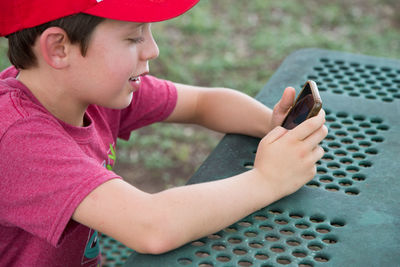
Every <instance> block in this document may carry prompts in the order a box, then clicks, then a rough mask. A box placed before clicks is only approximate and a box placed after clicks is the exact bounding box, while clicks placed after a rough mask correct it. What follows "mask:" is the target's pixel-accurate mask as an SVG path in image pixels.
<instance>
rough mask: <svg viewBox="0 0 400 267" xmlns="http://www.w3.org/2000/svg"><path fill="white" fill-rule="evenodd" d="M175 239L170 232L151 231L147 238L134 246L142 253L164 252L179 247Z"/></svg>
mask: <svg viewBox="0 0 400 267" xmlns="http://www.w3.org/2000/svg"><path fill="white" fill-rule="evenodd" d="M178 246H179V245H178V244H176V239H174V238H173V237H172V236H171V235H170V234H168V232H164V233H161V232H159V233H149V234H148V235H147V236H146V238H145V239H144V240H143V241H142V242H140V245H139V246H137V245H136V248H134V250H135V251H137V252H139V253H142V254H162V253H166V252H168V251H170V250H173V249H175V248H177V247H178Z"/></svg>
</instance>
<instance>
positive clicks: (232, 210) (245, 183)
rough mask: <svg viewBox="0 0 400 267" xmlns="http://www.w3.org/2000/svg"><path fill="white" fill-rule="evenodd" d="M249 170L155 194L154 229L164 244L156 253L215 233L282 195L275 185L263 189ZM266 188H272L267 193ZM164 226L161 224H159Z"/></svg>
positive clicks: (153, 198) (256, 176)
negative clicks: (233, 175)
mask: <svg viewBox="0 0 400 267" xmlns="http://www.w3.org/2000/svg"><path fill="white" fill-rule="evenodd" d="M261 180H264V181H263V183H265V184H266V183H267V180H266V179H265V177H259V176H258V175H256V174H255V172H253V171H249V172H246V173H243V174H240V175H237V176H235V177H231V178H228V179H225V180H219V181H216V182H210V183H203V184H196V185H190V186H185V187H178V188H173V189H170V190H166V191H163V192H160V193H158V194H155V195H153V196H152V200H153V201H152V203H158V204H157V205H156V207H154V206H153V209H155V210H153V211H152V212H154V215H153V216H155V218H158V219H156V220H159V223H157V222H155V224H154V226H158V228H156V229H152V231H156V232H157V231H159V232H158V233H157V234H156V235H157V236H158V237H159V239H158V240H164V243H161V244H163V245H162V246H161V247H159V248H158V249H159V250H157V251H156V252H157V253H162V252H165V251H168V250H171V249H174V248H176V247H179V246H181V245H183V244H185V243H187V242H189V241H192V240H195V239H198V238H201V237H203V236H206V235H208V234H212V233H215V232H217V231H219V230H221V229H223V228H225V227H227V226H229V225H231V224H233V223H234V222H236V221H238V220H239V219H241V218H243V217H245V216H247V215H248V214H249V213H251V212H254V211H256V210H258V209H260V208H262V207H264V206H266V205H268V204H269V203H272V202H273V201H275V200H277V199H279V198H281V197H282V195H280V193H279V192H274V191H273V190H272V188H274V187H273V186H269V185H265V187H264V188H263V189H260V181H261ZM265 188H271V190H270V194H265V191H266V190H265ZM160 226H161V227H160Z"/></svg>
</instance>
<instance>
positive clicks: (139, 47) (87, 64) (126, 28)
mask: <svg viewBox="0 0 400 267" xmlns="http://www.w3.org/2000/svg"><path fill="white" fill-rule="evenodd" d="M150 26H151V25H150V24H149V23H144V24H143V23H134V22H123V21H115V20H106V21H105V22H103V23H100V24H99V25H98V26H97V28H96V29H95V30H94V32H93V33H92V36H91V38H90V43H89V47H88V50H87V54H86V55H85V56H82V55H81V54H80V53H78V51H76V52H75V53H73V60H72V61H71V62H72V64H73V65H71V70H72V73H71V74H72V76H71V85H72V86H71V88H79V89H78V90H76V91H75V93H76V96H77V98H78V101H80V102H81V103H82V104H96V105H100V106H104V107H108V108H117V109H120V108H124V107H126V106H128V105H129V104H130V102H131V100H132V93H133V92H134V91H136V90H138V89H139V86H140V78H139V77H140V75H143V74H146V73H148V72H149V65H148V61H149V60H150V59H153V58H156V57H157V56H158V53H159V51H158V47H157V44H156V43H155V41H154V39H153V36H152V33H151V29H150ZM76 49H79V47H78V46H76ZM72 90H75V89H72Z"/></svg>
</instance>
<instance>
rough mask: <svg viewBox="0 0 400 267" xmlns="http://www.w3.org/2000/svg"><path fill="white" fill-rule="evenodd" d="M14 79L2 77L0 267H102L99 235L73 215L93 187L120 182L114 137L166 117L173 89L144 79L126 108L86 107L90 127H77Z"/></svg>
mask: <svg viewBox="0 0 400 267" xmlns="http://www.w3.org/2000/svg"><path fill="white" fill-rule="evenodd" d="M17 73H18V71H17V70H16V69H15V68H14V67H11V68H8V69H6V70H5V71H3V72H1V73H0V115H1V119H0V155H1V156H2V157H1V160H0V266H98V265H99V264H100V251H99V244H98V242H97V232H96V231H95V230H93V229H90V228H88V227H86V226H84V225H81V224H79V223H76V222H75V221H73V220H71V216H72V214H73V212H74V210H75V209H76V207H77V206H78V205H79V203H80V202H81V201H82V200H83V199H84V198H85V196H87V195H88V194H89V193H90V192H91V191H92V190H93V189H95V188H96V187H98V186H99V185H101V184H102V183H104V182H106V181H108V180H110V179H115V178H120V177H119V176H118V175H116V174H115V173H113V172H112V171H111V169H112V166H113V165H114V161H115V144H116V139H117V137H120V138H124V139H128V138H129V135H130V132H131V131H132V130H134V129H137V128H140V127H143V126H145V125H148V124H151V123H154V122H157V121H162V120H164V119H165V118H167V117H168V115H169V114H171V112H172V110H173V109H174V107H175V105H176V100H177V93H176V88H175V86H174V85H173V83H171V82H168V81H165V80H159V79H156V78H154V77H151V76H147V77H143V78H142V84H141V88H140V90H138V91H136V92H135V93H134V95H133V100H132V103H131V105H130V106H129V107H127V108H125V109H123V110H112V109H107V108H102V107H99V106H94V105H92V106H89V108H88V109H87V112H86V114H85V116H86V119H87V121H89V122H90V124H89V126H87V127H74V126H71V125H68V124H66V123H64V122H62V121H60V120H58V119H57V118H55V117H54V116H52V115H51V114H50V113H49V112H48V111H47V110H46V109H45V108H44V107H43V106H42V105H41V104H40V103H39V102H38V100H37V99H36V98H35V97H34V96H33V94H32V93H31V92H30V91H29V89H28V88H26V87H25V86H24V85H23V84H22V83H20V82H19V81H18V80H16V79H15V77H16V75H17ZM110 216H111V215H110ZM116 227H118V226H116Z"/></svg>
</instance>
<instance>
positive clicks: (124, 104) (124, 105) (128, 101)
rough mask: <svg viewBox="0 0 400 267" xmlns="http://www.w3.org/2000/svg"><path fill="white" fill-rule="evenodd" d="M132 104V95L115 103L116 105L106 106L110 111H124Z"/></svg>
mask: <svg viewBox="0 0 400 267" xmlns="http://www.w3.org/2000/svg"><path fill="white" fill-rule="evenodd" d="M131 103H132V93H131V94H129V96H128V97H127V98H126V99H124V100H122V101H118V102H117V101H115V102H114V103H110V104H109V105H104V106H103V107H105V108H110V109H124V108H127V107H128V106H129V105H130V104H131Z"/></svg>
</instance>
